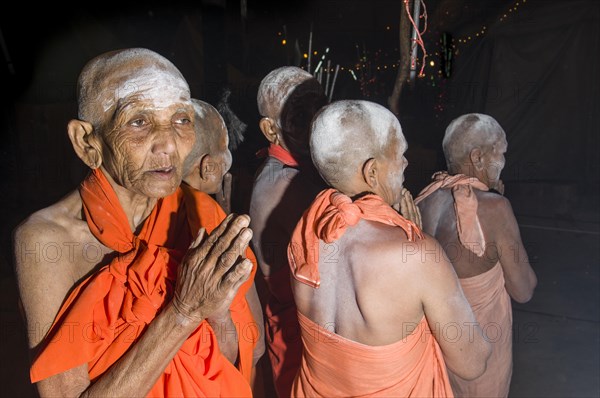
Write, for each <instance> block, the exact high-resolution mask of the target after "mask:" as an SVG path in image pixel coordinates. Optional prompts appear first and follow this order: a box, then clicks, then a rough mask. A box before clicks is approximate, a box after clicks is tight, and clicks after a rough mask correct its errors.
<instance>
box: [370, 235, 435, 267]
mask: <svg viewBox="0 0 600 398" xmlns="http://www.w3.org/2000/svg"><path fill="white" fill-rule="evenodd" d="M376 228H377V229H378V230H379V232H380V235H379V236H378V237H377V244H376V245H372V244H371V242H368V244H369V245H370V246H371V247H372V251H373V253H376V255H377V256H378V257H383V259H384V260H385V259H389V260H390V261H385V263H389V264H393V267H394V268H396V269H398V268H403V269H408V270H410V272H411V273H413V274H415V273H424V274H428V273H429V272H430V269H431V268H435V267H437V266H438V265H439V264H440V263H442V262H443V261H444V260H446V256H445V253H444V250H443V249H442V247H441V245H440V244H439V242H438V241H437V239H435V238H434V237H432V236H431V235H428V234H426V233H424V232H423V238H422V239H419V238H417V239H415V240H412V241H411V240H409V238H408V236H407V234H406V232H404V230H403V229H402V228H398V227H391V226H387V225H382V224H378V226H377V227H376ZM399 260H400V261H399ZM399 263H401V264H402V267H398V266H397V265H398V264H399Z"/></svg>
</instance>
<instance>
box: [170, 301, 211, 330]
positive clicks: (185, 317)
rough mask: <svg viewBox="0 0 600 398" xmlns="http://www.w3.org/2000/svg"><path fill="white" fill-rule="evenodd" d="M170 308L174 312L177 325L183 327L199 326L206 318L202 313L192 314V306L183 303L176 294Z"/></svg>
mask: <svg viewBox="0 0 600 398" xmlns="http://www.w3.org/2000/svg"><path fill="white" fill-rule="evenodd" d="M169 308H170V310H171V312H172V313H173V317H174V320H175V324H176V325H179V326H182V327H191V326H193V327H197V326H198V325H199V324H200V323H201V322H202V321H203V320H204V317H203V316H202V315H192V313H193V312H192V310H191V308H190V306H188V305H186V304H184V303H182V302H181V300H179V299H177V297H176V296H175V297H173V300H171V303H170V306H169Z"/></svg>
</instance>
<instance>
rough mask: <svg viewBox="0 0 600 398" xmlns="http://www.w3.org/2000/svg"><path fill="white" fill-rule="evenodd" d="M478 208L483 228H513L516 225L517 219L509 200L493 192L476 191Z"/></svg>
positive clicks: (489, 229)
mask: <svg viewBox="0 0 600 398" xmlns="http://www.w3.org/2000/svg"><path fill="white" fill-rule="evenodd" d="M477 198H478V203H479V206H478V210H477V213H478V215H479V218H480V220H481V224H482V227H483V228H484V230H488V231H491V230H501V229H505V228H509V229H513V228H516V227H517V221H516V219H515V214H514V212H513V209H512V206H511V204H510V201H509V200H508V199H507V198H506V197H504V196H502V195H499V194H497V193H494V192H481V191H479V192H477Z"/></svg>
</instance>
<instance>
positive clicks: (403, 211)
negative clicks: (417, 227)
mask: <svg viewBox="0 0 600 398" xmlns="http://www.w3.org/2000/svg"><path fill="white" fill-rule="evenodd" d="M400 214H402V215H403V216H404V217H408V203H407V202H406V195H402V200H400Z"/></svg>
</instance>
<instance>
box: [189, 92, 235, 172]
mask: <svg viewBox="0 0 600 398" xmlns="http://www.w3.org/2000/svg"><path fill="white" fill-rule="evenodd" d="M192 104H193V106H194V114H195V120H194V129H195V130H196V141H195V143H194V147H193V148H192V151H191V152H190V154H189V155H188V157H187V158H186V159H185V162H184V166H183V169H184V170H190V169H191V167H192V166H193V165H194V163H196V162H198V161H199V160H200V158H201V157H202V155H204V154H209V155H211V156H215V155H217V154H218V153H220V152H224V151H225V150H226V149H227V147H228V145H229V135H228V133H227V126H226V125H225V121H224V120H223V117H222V116H221V114H220V113H219V111H218V110H217V109H216V108H215V107H214V106H212V105H211V104H209V103H208V102H204V101H200V100H198V99H195V98H192Z"/></svg>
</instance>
